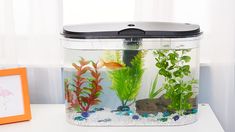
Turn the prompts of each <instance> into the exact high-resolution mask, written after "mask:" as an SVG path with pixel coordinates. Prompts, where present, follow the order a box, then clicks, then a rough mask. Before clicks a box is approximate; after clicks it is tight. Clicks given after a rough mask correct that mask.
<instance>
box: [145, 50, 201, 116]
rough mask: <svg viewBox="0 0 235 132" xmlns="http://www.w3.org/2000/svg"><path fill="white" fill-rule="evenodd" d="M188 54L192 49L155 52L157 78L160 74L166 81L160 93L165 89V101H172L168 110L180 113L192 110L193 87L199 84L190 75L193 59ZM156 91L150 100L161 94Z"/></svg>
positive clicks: (153, 89)
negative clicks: (190, 100)
mask: <svg viewBox="0 0 235 132" xmlns="http://www.w3.org/2000/svg"><path fill="white" fill-rule="evenodd" d="M188 52H190V49H182V50H156V51H154V55H155V57H156V58H155V60H156V67H157V68H158V69H159V71H158V73H157V77H158V74H159V75H161V76H163V77H164V80H165V82H164V83H163V86H161V88H160V91H162V90H163V89H164V90H165V94H164V97H165V99H169V100H170V104H169V105H168V108H169V109H170V110H174V111H178V112H180V111H181V112H182V111H185V110H188V109H191V108H192V104H191V103H190V102H189V99H190V98H191V97H192V95H193V91H192V88H193V85H194V84H197V83H198V81H197V80H195V79H194V78H192V77H191V74H190V73H191V71H190V65H189V64H188V63H189V62H190V60H191V57H190V56H188V55H187V53H188ZM157 77H156V78H157ZM186 77H187V78H186ZM154 81H156V80H154ZM153 84H154V83H153ZM155 89H156V88H155V87H153V88H152V90H151V92H150V96H149V97H150V98H154V97H155V96H156V95H157V94H158V93H159V92H158V91H156V92H154V91H155Z"/></svg>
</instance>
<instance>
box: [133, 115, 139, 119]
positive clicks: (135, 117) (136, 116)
mask: <svg viewBox="0 0 235 132" xmlns="http://www.w3.org/2000/svg"><path fill="white" fill-rule="evenodd" d="M139 118H140V117H139V116H138V115H133V116H132V119H133V120H138V119H139Z"/></svg>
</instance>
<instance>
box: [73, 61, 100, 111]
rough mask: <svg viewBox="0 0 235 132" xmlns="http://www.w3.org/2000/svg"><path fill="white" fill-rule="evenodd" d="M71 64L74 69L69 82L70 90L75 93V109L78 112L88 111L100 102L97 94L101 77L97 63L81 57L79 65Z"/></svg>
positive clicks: (98, 93)
mask: <svg viewBox="0 0 235 132" xmlns="http://www.w3.org/2000/svg"><path fill="white" fill-rule="evenodd" d="M72 65H73V67H74V68H75V69H76V74H75V76H74V80H73V83H71V86H72V87H73V90H72V91H73V92H74V93H75V95H76V99H75V102H76V103H75V104H76V105H74V106H76V108H75V109H76V110H77V111H78V112H84V111H89V109H90V108H91V107H92V106H93V105H96V104H98V103H99V102H100V100H99V96H100V94H101V91H102V86H101V85H100V82H101V81H102V78H101V73H100V72H99V67H98V63H95V62H93V61H87V60H85V59H84V58H81V60H80V61H79V65H77V64H75V63H73V64H72ZM85 74H86V75H85Z"/></svg>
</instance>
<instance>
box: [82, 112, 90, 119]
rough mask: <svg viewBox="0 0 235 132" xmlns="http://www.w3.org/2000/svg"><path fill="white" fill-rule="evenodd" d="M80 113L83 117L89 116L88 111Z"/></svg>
mask: <svg viewBox="0 0 235 132" xmlns="http://www.w3.org/2000/svg"><path fill="white" fill-rule="evenodd" d="M81 115H82V116H83V117H85V118H87V117H89V113H88V112H82V114H81Z"/></svg>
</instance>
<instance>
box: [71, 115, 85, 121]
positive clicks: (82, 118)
mask: <svg viewBox="0 0 235 132" xmlns="http://www.w3.org/2000/svg"><path fill="white" fill-rule="evenodd" d="M85 119H86V118H84V117H82V116H77V117H75V118H74V120H77V121H83V120H85Z"/></svg>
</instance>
